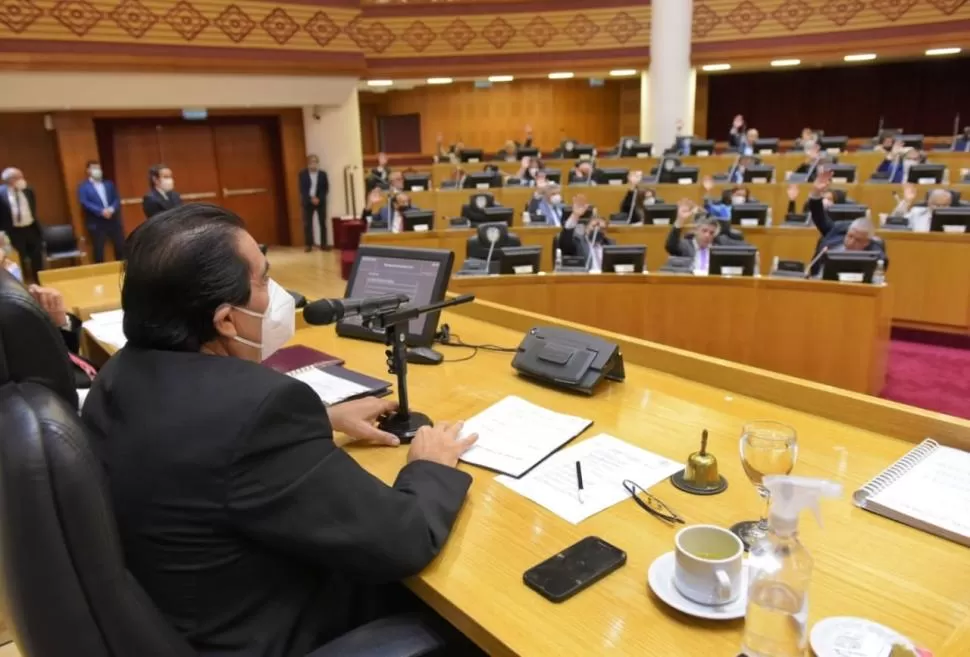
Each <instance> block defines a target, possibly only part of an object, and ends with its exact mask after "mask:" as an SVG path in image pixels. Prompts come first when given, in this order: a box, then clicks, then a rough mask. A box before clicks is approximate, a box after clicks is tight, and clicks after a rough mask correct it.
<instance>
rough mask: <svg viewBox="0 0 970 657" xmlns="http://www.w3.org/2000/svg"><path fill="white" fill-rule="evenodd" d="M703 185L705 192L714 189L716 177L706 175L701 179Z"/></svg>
mask: <svg viewBox="0 0 970 657" xmlns="http://www.w3.org/2000/svg"><path fill="white" fill-rule="evenodd" d="M701 186H702V187H703V188H704V191H705V192H710V191H711V190H712V189H714V179H713V178H711V177H710V176H704V178H702V179H701Z"/></svg>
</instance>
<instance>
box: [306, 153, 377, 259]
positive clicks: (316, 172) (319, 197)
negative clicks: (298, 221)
mask: <svg viewBox="0 0 970 657" xmlns="http://www.w3.org/2000/svg"><path fill="white" fill-rule="evenodd" d="M386 159H387V158H386V157H385V161H386ZM299 182H300V201H301V204H302V206H303V248H304V250H305V251H306V252H307V253H309V252H310V251H312V250H313V223H314V222H316V224H317V229H318V230H319V231H320V248H321V249H326V248H327V220H326V216H327V194H328V193H329V192H330V183H329V181H328V180H327V172H326V171H321V170H320V158H319V157H317V156H316V155H314V154H313V153H311V154H310V155H307V158H306V169H303V170H302V171H300V176H299Z"/></svg>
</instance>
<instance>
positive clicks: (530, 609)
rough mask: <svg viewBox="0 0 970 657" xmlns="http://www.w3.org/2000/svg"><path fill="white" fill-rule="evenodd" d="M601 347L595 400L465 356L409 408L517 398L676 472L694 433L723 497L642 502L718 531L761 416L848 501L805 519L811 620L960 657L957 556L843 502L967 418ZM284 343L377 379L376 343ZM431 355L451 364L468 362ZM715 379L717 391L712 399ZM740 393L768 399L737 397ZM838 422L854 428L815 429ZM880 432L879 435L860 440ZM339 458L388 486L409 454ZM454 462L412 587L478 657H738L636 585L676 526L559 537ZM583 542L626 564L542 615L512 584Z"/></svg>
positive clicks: (448, 318)
mask: <svg viewBox="0 0 970 657" xmlns="http://www.w3.org/2000/svg"><path fill="white" fill-rule="evenodd" d="M461 308H462V309H464V310H463V312H461V313H459V312H455V311H451V312H446V313H444V314H443V317H442V321H444V322H447V323H449V324H450V325H451V327H452V329H453V331H455V332H456V333H458V334H460V335H461V337H462V339H463V340H465V341H466V342H469V343H484V342H488V343H492V344H498V345H503V346H514V345H516V344H518V342H519V341H520V339H521V337H522V330H524V328H527V327H528V326H530V325H533V324H553V325H557V324H558V325H563V323H561V322H557V321H556V320H554V319H552V318H548V317H541V316H537V315H531V314H529V313H524V312H521V311H513V310H511V309H507V308H502V307H500V306H495V305H493V304H488V303H485V302H476V303H474V304H469V305H467V306H463V307H461ZM457 310H458V309H456V311H457ZM474 317H479V318H487V319H490V320H494V321H496V322H500V323H502V324H503V325H505V326H510V327H513V328H512V329H510V328H503V327H502V326H498V325H496V324H491V323H486V322H484V321H480V320H477V319H473V318H474ZM588 330H592V329H588ZM593 332H596V333H601V332H597V331H593ZM601 334H602V335H605V336H607V337H615V338H618V339H619V341H620V342H621V347H622V348H623V351H624V354H625V356H626V360H627V380H626V382H624V383H606V384H605V387H604V388H603V389H602V390H599V391H598V392H597V394H596V395H594V396H593V397H590V398H586V397H577V396H575V395H570V394H567V393H563V392H558V391H554V390H551V389H547V388H544V387H540V386H537V385H534V384H531V383H528V382H527V381H526V380H524V379H521V378H519V377H517V376H516V375H515V374H514V373H513V371H512V370H511V368H510V367H509V360H510V358H509V355H508V354H496V353H488V352H480V353H479V354H478V355H477V356H476V357H475V358H473V359H472V360H470V361H466V362H460V363H457V362H456V363H449V364H445V365H444V366H441V367H426V368H420V367H412V368H411V374H410V393H411V398H412V401H413V405H414V408H415V409H417V410H421V411H424V412H427V413H429V414H430V415H431V416H432V417H433V418H435V419H437V420H457V419H465V418H468V417H470V416H472V415H474V414H475V413H477V412H479V411H481V410H483V409H484V408H486V407H488V406H489V405H491V404H492V403H494V402H496V401H498V400H499V399H501V398H503V397H504V396H506V395H510V394H515V395H519V396H522V397H524V398H526V399H528V400H530V401H533V402H535V403H537V404H541V405H543V406H545V407H547V408H550V409H553V410H556V411H560V412H564V413H572V414H579V415H582V416H585V417H588V418H590V419H593V420H594V422H595V424H594V425H593V427H591V428H590V429H589V430H587V432H586V433H585V434H583V436H581V437H580V440H582V439H586V438H587V437H589V436H593V435H596V434H598V433H600V432H606V433H610V434H612V435H615V436H617V437H619V438H622V439H623V440H626V441H628V442H631V443H634V444H636V445H639V446H641V447H644V448H646V449H649V450H651V451H654V452H656V453H659V454H663V455H664V456H667V457H669V458H672V459H675V460H678V461H679V460H683V459H685V458H686V456H687V454H688V453H689V452H691V451H693V450H695V449H696V447H697V441H698V437H699V435H700V432H701V430H702V429H704V428H707V429H709V430H710V432H711V443H710V449H711V451H712V453H713V454H715V455H716V456H717V457H718V459H719V466H720V471H721V473H722V474H724V475H725V476H726V477H727V478H728V480H729V481H730V487H729V488H728V490H727V491H726V492H725V493H724V494H722V495H719V496H716V497H710V498H708V497H695V496H690V495H687V494H684V493H681V492H679V491H677V490H675V489H674V488H673V487H672V486H671V485H670V484H669V483H668V482H662V483H660V484H658V485H657V486H655V487H654V488H653V489H652V492H653V493H655V494H656V495H657V496H659V497H660V498H661V499H663V500H664V501H665V502H667V503H668V504H669V505H670V506H671V507H672V508H674V509H675V510H676V511H677V512H678V513H680V514H682V515H683V516H684V517H685V518H686V519H687V521H688V523H691V524H694V523H713V524H717V525H721V526H729V525H730V524H732V523H734V522H736V521H738V520H742V519H747V518H754V517H757V515H758V514H759V513H760V512H761V510H762V506H761V503H760V500H759V498H758V496H757V495H756V493H755V491H754V489H753V488H752V486H751V485H750V484H749V483H748V481H747V479H746V478H745V476H744V474H743V471H742V468H741V465H740V462H739V458H738V451H737V450H738V448H737V445H738V438H739V434H740V429H741V426H742V424H743V423H744V422H746V421H749V420H753V419H760V418H771V419H775V420H779V421H782V422H786V423H789V424H790V425H791V426H793V427H795V429H796V430H797V431H798V435H799V441H800V448H799V458H798V462H797V464H796V466H795V470H794V473H795V474H798V475H804V476H812V477H825V478H829V479H833V480H835V481H838V482H840V483H842V485H843V486H844V488H845V496H844V497H843V498H842V499H841V500H839V501H835V502H831V503H826V504H825V505H824V508H823V515H824V519H825V529H824V530H822V529H819V528H818V527H817V526H816V524H815V522H814V521H813V520H812V519H811V518H810V516H809V515H808V514H806V515H805V516H804V517H803V520H802V524H801V529H802V538H803V541H804V543H805V545H806V546H807V548H808V550H809V551H810V552H811V554H812V556H813V557H814V559H815V573H814V576H813V580H812V585H811V599H810V600H811V602H810V611H809V617H810V623H812V624H814V623H815V622H817V621H819V620H821V619H822V618H825V617H828V616H836V615H852V616H862V617H866V618H870V619H872V620H875V621H877V622H880V623H884V624H886V625H888V626H889V627H892V628H894V629H896V630H898V631H900V632H902V633H904V634H906V635H908V636H909V637H911V638H912V639H913V640H914V641H916V642H917V644H919V645H923V646H926V647H929V648H930V649H932V650H933V651H934V652H935V654H936V657H966V655H967V654H968V651H970V633H968V631H967V629H968V628H967V626H968V618H970V568H967V563H968V561H967V556H968V552H967V549H966V548H964V547H961V546H959V545H957V544H955V543H950V542H948V541H944V540H942V539H939V538H937V537H934V536H932V535H930V534H926V533H923V532H920V531H918V530H915V529H911V528H908V527H906V526H904V525H900V524H897V523H895V522H892V521H890V520H887V519H885V518H882V517H880V516H878V515H875V514H871V513H868V512H866V511H863V510H861V509H858V508H856V507H854V506H853V505H852V504H851V502H850V499H849V496H850V495H851V492H852V491H853V490H855V489H856V488H858V487H859V486H861V485H862V484H864V483H865V482H866V481H868V480H869V479H870V478H871V477H873V476H874V475H876V474H877V473H879V472H880V471H881V470H882V469H883V468H885V467H886V466H888V465H889V464H890V463H892V462H893V461H894V460H895V459H897V458H899V457H900V456H902V455H903V454H905V453H906V451H907V450H909V449H910V448H911V447H912V441H916V440H918V439H919V438H920V437H922V436H924V435H927V433H933V435H938V436H940V437H941V438H943V439H944V440H946V441H948V442H950V443H951V444H956V445H960V446H963V448H964V449H966V448H967V447H970V423H968V422H965V421H962V420H957V419H956V418H949V417H946V416H939V415H936V414H932V413H925V412H921V411H917V410H915V409H909V408H907V407H903V406H900V405H898V404H893V403H890V402H883V401H881V400H873V399H871V398H866V397H864V396H859V395H853V394H852V393H845V392H839V391H833V390H832V389H829V388H827V387H825V386H818V385H814V384H808V383H806V382H799V381H795V380H791V379H788V378H787V377H782V376H777V375H771V374H768V373H765V372H759V371H756V370H751V369H750V368H745V367H743V366H735V365H730V364H727V363H724V362H723V361H716V360H713V359H708V358H703V357H696V356H691V355H688V354H684V353H683V352H678V351H677V350H673V349H669V348H664V347H659V346H656V345H649V344H647V343H642V342H639V341H635V340H629V339H625V338H622V336H614V335H611V334H605V333H601ZM295 342H298V343H301V344H306V345H310V346H313V347H315V348H318V349H321V350H324V351H326V352H328V353H336V354H340V355H341V356H343V357H345V358H346V359H347V361H348V364H349V365H350V366H351V367H352V368H354V369H358V370H360V371H363V372H366V373H368V374H371V375H374V376H386V372H385V370H384V360H385V358H384V354H383V350H384V347H383V346H382V345H380V344H377V343H366V342H358V341H353V340H345V339H340V338H337V337H336V335H335V333H334V331H333V330H332V329H330V328H322V329H312V330H306V331H300V332H299V333H298V334H297V336H296V338H295ZM441 349H442V350H444V352H445V356H446V358H448V359H455V358H460V357H462V356H465V355H467V353H468V350H466V349H461V348H449V347H441ZM646 362H650V363H651V364H656V365H657V366H659V367H662V368H670V369H674V370H676V369H680V370H681V371H684V372H688V371H689V372H691V377H692V378H696V379H697V382H695V381H690V380H687V379H683V378H678V377H677V376H674V375H672V374H668V373H664V372H662V371H658V370H656V369H648V368H646V367H643V366H642V365H643V364H644V363H646ZM723 382H730V385H725V386H724V387H721V388H718V387H715V386H716V385H717V384H718V383H723ZM709 383H710V384H713V385H708V384H709ZM755 391H757V395H758V396H761V397H763V398H766V399H768V400H769V401H759V400H758V399H756V398H754V397H750V396H746V394H745V393H746V392H755ZM778 402H781V405H779V403H778ZM793 407H797V408H800V409H802V410H794V408H793ZM840 415H842V416H845V417H844V418H843V419H851V420H852V421H851V423H843V422H839V421H835V420H830V419H825V418H826V417H839V416H840ZM862 427H865V428H862ZM877 427H882V428H884V429H885V431H884V433H885V434H886V435H880V434H879V433H876V432H873V431H871V430H870V429H873V428H877ZM350 452H351V453H352V454H353V456H354V457H355V458H356V459H358V460H359V461H360V462H361V463H362V464H363V465H364V466H365V467H366V468H367V469H368V470H370V471H371V472H372V473H374V474H375V475H377V476H378V477H380V478H381V479H382V480H384V481H386V482H390V481H392V480H393V479H394V478H395V476H396V474H397V472H398V471H399V470H400V468H401V467H402V466H403V465H404V463H405V459H406V451H405V449H404V448H398V449H364V448H351V449H350ZM461 467H462V469H463V470H466V471H468V472H469V473H471V474H472V476H473V478H474V483H473V485H472V488H471V492H470V495H469V499H468V501H467V503H466V504H465V507H464V509H463V510H462V513H461V516H460V517H459V520H458V522H457V524H456V527H455V530H454V533H453V535H452V536H451V538H450V539H449V542H448V544H447V545H446V546H445V548H444V550H443V552H442V554H441V555H440V557H439V558H438V559H437V560H436V561H435V562H434V563H433V564H431V566H429V567H428V568H427V569H426V570H425V571H424V572H423V573H422V574H421V575H419V576H417V577H416V578H414V579H413V580H412V581H411V582H410V586H411V587H412V588H413V589H414V591H416V592H417V593H418V595H420V596H421V597H422V598H423V599H424V600H425V601H427V602H428V603H429V604H430V605H431V606H433V607H434V608H435V609H436V610H437V611H438V612H439V613H441V614H442V615H444V616H445V617H446V618H448V619H449V620H450V621H451V622H452V623H453V624H454V625H456V626H457V627H458V628H459V629H461V630H462V631H463V632H464V633H466V634H467V635H468V636H470V637H471V638H473V639H474V640H475V641H476V642H477V643H478V644H479V645H480V646H482V647H483V648H484V649H485V650H487V651H488V652H489V653H490V654H492V655H528V656H532V655H552V654H570V655H601V654H615V655H637V656H638V657H671V656H673V655H732V656H733V655H735V654H737V651H738V648H739V645H740V639H741V631H742V622H741V621H734V622H726V623H715V622H710V621H699V620H696V619H693V618H689V617H687V616H684V615H682V614H680V613H678V612H675V611H672V610H670V609H669V608H667V607H666V606H665V605H664V604H663V603H662V602H660V601H659V600H658V599H657V598H656V597H655V596H654V595H653V594H652V593H651V592H650V591H649V589H648V588H647V585H646V573H647V569H648V567H649V565H650V563H651V562H652V561H653V560H654V559H655V558H657V557H659V556H660V555H662V554H663V553H665V552H667V551H669V550H671V549H672V547H673V536H674V534H675V532H676V531H677V529H676V528H671V527H667V526H666V525H664V524H663V523H661V522H660V521H658V520H656V519H655V518H653V517H651V516H650V515H648V514H646V513H645V512H644V511H642V510H641V509H640V508H639V507H637V506H636V505H635V504H633V503H632V502H631V501H626V502H623V503H621V504H619V505H617V506H615V507H613V508H611V509H609V510H607V511H605V512H603V513H601V514H599V515H597V516H594V517H593V518H591V519H589V520H587V521H584V522H583V523H581V524H580V525H577V526H574V525H571V524H569V523H567V522H566V521H563V520H561V519H559V518H558V517H556V516H555V515H553V514H552V513H550V512H547V511H545V510H544V509H542V508H541V507H539V506H537V505H535V504H533V503H532V502H530V501H528V500H526V499H524V498H522V497H520V496H518V495H516V494H515V493H513V492H512V491H510V490H509V489H507V488H505V487H504V486H502V485H501V484H498V483H496V482H495V481H494V474H492V473H490V472H487V471H485V470H482V469H479V468H475V467H472V466H468V465H463V466H461ZM588 535H598V536H601V537H602V538H604V539H606V540H607V541H610V542H612V543H614V544H616V545H618V546H619V547H620V548H622V549H624V550H626V551H627V554H628V557H629V559H628V563H627V565H626V566H625V567H623V568H622V569H620V570H619V571H617V572H616V573H613V574H612V575H610V576H609V577H607V578H606V579H604V580H603V581H602V582H600V583H598V584H596V585H595V586H593V587H591V588H590V589H589V590H587V591H585V592H583V593H581V594H580V595H578V596H576V597H575V598H573V599H571V600H569V601H567V602H565V603H563V604H561V605H554V604H551V603H548V602H546V601H545V600H543V599H542V598H540V597H539V596H537V595H536V594H535V593H533V592H532V591H531V590H529V589H527V588H526V587H525V586H524V585H523V584H522V573H523V572H524V571H525V570H527V569H528V568H529V567H531V566H533V565H535V564H536V563H538V562H540V561H542V560H543V559H545V558H546V557H548V556H550V555H552V554H554V553H555V552H557V551H559V550H561V549H563V548H565V547H566V546H568V545H570V544H572V543H574V542H575V541H577V540H579V539H581V538H583V537H584V536H588Z"/></svg>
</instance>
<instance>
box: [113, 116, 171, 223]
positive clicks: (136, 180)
mask: <svg viewBox="0 0 970 657" xmlns="http://www.w3.org/2000/svg"><path fill="white" fill-rule="evenodd" d="M111 150H112V157H113V159H112V162H113V169H114V170H113V171H107V172H106V173H107V174H108V176H109V177H113V178H114V183H115V186H116V187H117V188H118V196H119V197H121V222H122V225H123V226H124V229H125V235H129V234H131V231H133V230H135V228H137V227H138V226H140V225H141V223H142V222H143V221H145V213H144V212H143V211H142V208H141V199H142V196H144V195H145V192H147V191H148V189H149V183H148V169H149V168H151V167H152V166H153V165H155V164H158V162H159V161H160V160H161V157H162V156H161V153H160V152H159V150H158V134H157V131H156V128H155V126H149V125H123V126H118V127H116V128H115V130H114V133H113V139H112V149H111Z"/></svg>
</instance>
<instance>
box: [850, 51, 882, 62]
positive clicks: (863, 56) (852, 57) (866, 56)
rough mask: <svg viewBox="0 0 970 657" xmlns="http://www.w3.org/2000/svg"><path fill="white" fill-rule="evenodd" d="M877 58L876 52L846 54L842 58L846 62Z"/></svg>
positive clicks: (866, 60) (867, 60)
mask: <svg viewBox="0 0 970 657" xmlns="http://www.w3.org/2000/svg"><path fill="white" fill-rule="evenodd" d="M875 58H876V53H873V52H864V53H861V54H858V55H846V56H845V57H843V58H842V60H843V61H846V62H869V61H872V60H873V59H875Z"/></svg>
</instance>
